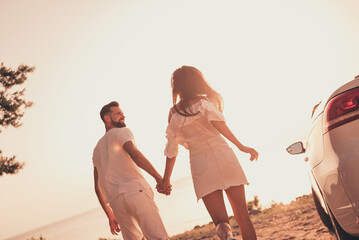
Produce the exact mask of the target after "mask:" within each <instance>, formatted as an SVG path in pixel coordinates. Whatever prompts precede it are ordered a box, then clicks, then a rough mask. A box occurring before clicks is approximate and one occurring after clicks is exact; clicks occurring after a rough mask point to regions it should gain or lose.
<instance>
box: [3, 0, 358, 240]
mask: <svg viewBox="0 0 359 240" xmlns="http://www.w3.org/2000/svg"><path fill="white" fill-rule="evenodd" d="M358 8H359V2H358V1H356V0H343V1H334V0H318V1H311V0H291V1H287V0H272V1H266V0H257V1H204V0H199V1H187V0H184V1H183V0H182V1H130V0H126V1H121V0H118V1H115V0H112V1H109V0H107V1H88V0H86V1H85V0H78V1H69V0H62V1H56V0H55V1H47V0H34V1H25V0H15V1H11V0H0V29H1V31H0V62H3V63H4V65H6V66H7V67H11V68H16V67H17V66H19V65H20V64H26V65H29V66H35V67H36V70H35V72H34V73H31V74H29V75H28V81H27V82H26V83H25V84H24V85H23V87H25V88H26V94H25V95H26V99H28V100H31V101H33V102H34V105H33V106H32V107H31V108H29V109H28V110H27V111H26V114H25V116H24V118H23V119H22V122H23V126H21V127H20V128H17V129H14V128H10V127H9V128H7V129H5V130H4V131H3V132H1V133H0V149H1V150H2V151H3V154H4V155H6V156H12V155H16V156H17V159H18V160H19V161H22V162H25V163H26V165H25V167H24V169H23V170H21V171H20V172H19V173H18V174H17V175H13V176H9V175H5V176H2V177H0V213H1V214H0V226H1V229H0V238H4V237H10V236H12V235H16V234H18V233H22V232H24V231H27V230H30V229H33V228H36V227H40V226H43V225H45V224H48V223H52V222H55V221H58V220H61V219H63V218H67V217H70V216H73V215H76V214H79V213H82V212H84V211H87V210H89V209H93V208H96V207H98V206H99V203H98V200H97V198H96V195H95V194H94V190H93V166H92V160H91V158H92V150H93V148H94V146H95V145H96V143H97V141H98V139H99V138H100V137H101V136H102V135H103V134H104V132H105V129H104V126H103V124H102V122H101V120H100V117H99V111H100V109H101V107H102V106H103V105H105V104H107V103H108V102H110V101H112V100H116V101H118V102H119V103H120V105H121V108H122V110H123V111H124V113H125V115H126V123H127V126H128V127H129V128H131V130H132V131H133V133H134V135H135V138H136V144H137V145H138V147H139V149H140V150H141V151H142V152H143V153H144V154H145V156H147V157H148V159H150V161H151V162H152V163H153V165H154V166H155V167H156V169H158V171H159V172H160V173H161V174H162V173H163V171H164V167H165V157H164V155H163V150H164V146H165V143H166V142H165V140H166V139H165V129H166V125H167V116H168V111H169V109H170V107H171V105H172V104H171V88H170V76H171V74H172V72H173V71H174V70H175V69H176V68H178V67H180V66H182V65H190V66H195V67H197V68H198V69H199V70H201V71H202V73H203V74H204V76H205V77H206V79H207V80H208V82H209V83H210V84H211V85H212V87H213V88H214V89H216V90H217V91H218V92H219V93H220V94H221V95H222V96H223V98H224V115H225V118H226V121H227V124H228V125H229V127H230V129H231V130H232V131H233V132H234V134H235V135H236V136H237V138H238V139H239V140H240V141H241V142H242V143H243V144H244V145H248V146H251V147H254V148H255V149H257V150H258V152H259V154H260V157H259V159H258V161H257V162H253V163H252V162H250V161H249V156H248V155H246V154H243V153H241V152H239V151H238V150H235V152H236V154H237V156H238V158H239V161H240V162H241V165H242V167H243V168H244V170H245V172H246V175H247V178H248V180H249V181H250V182H251V184H250V185H249V186H248V187H247V188H246V190H247V198H248V199H251V198H252V196H253V195H258V196H259V199H260V200H261V201H262V202H263V204H268V203H269V202H270V201H272V200H274V201H277V202H289V201H290V200H292V199H294V198H295V197H296V196H300V195H302V194H306V193H309V192H310V186H309V180H308V178H307V175H306V170H307V166H306V165H305V163H304V160H303V159H304V156H300V155H299V156H291V155H289V154H288V153H286V151H285V148H286V147H287V146H289V145H290V144H291V143H294V142H295V141H299V140H302V141H304V140H305V137H306V134H307V132H308V130H309V128H310V114H311V111H312V109H313V106H314V105H315V104H317V103H318V102H319V101H320V100H322V98H323V97H324V96H325V95H326V94H327V93H330V92H332V91H334V90H335V89H336V88H337V87H339V86H341V85H342V84H344V83H346V82H348V81H350V80H352V79H354V77H355V76H356V75H358V74H359V68H358V67H359V45H358V42H359V26H358V25H359V15H358V14H357V9H358ZM232 147H234V146H233V145H232ZM145 176H146V179H148V181H149V182H150V184H151V185H152V186H154V185H155V182H154V180H153V179H151V178H150V177H149V176H148V175H146V174H145ZM188 176H190V171H189V163H188V152H187V151H185V150H184V149H183V148H181V150H180V153H179V157H178V159H177V162H176V165H175V168H174V171H173V177H172V179H173V181H176V180H180V179H182V178H185V177H188ZM175 187H176V186H175V185H174V188H175ZM193 201H194V202H195V201H196V200H195V199H193ZM159 207H161V206H159ZM4 226H6V228H4Z"/></svg>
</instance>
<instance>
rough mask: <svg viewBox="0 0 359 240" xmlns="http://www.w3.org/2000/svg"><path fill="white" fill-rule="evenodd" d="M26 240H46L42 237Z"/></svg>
mask: <svg viewBox="0 0 359 240" xmlns="http://www.w3.org/2000/svg"><path fill="white" fill-rule="evenodd" d="M26 240H46V238H44V237H43V236H41V235H40V238H34V237H31V238H28V239H26Z"/></svg>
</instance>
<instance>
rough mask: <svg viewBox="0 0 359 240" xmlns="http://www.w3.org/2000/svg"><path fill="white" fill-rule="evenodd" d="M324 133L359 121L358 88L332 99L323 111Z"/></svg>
mask: <svg viewBox="0 0 359 240" xmlns="http://www.w3.org/2000/svg"><path fill="white" fill-rule="evenodd" d="M324 116H325V120H324V121H325V122H324V133H326V132H328V131H330V130H332V129H334V128H337V127H339V126H341V125H343V124H345V123H348V122H351V121H354V120H356V119H359V88H355V89H352V90H349V91H347V92H344V93H342V94H340V95H338V96H336V97H334V98H332V99H331V100H330V101H329V102H328V104H327V106H326V109H325V115H324Z"/></svg>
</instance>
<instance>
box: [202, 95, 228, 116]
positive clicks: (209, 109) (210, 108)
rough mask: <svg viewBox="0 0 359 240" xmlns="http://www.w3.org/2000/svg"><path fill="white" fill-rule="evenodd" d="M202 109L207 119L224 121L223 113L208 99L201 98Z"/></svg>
mask: <svg viewBox="0 0 359 240" xmlns="http://www.w3.org/2000/svg"><path fill="white" fill-rule="evenodd" d="M201 101H202V104H201V107H202V109H201V110H202V111H201V112H204V114H205V115H206V116H207V119H208V121H226V120H225V119H224V116H223V114H222V113H221V112H220V111H219V110H218V109H217V108H216V106H215V105H214V104H213V103H212V102H209V101H206V100H201Z"/></svg>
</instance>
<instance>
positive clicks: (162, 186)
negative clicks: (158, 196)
mask: <svg viewBox="0 0 359 240" xmlns="http://www.w3.org/2000/svg"><path fill="white" fill-rule="evenodd" d="M156 189H157V191H158V192H159V193H163V194H165V195H170V194H171V191H172V185H171V184H170V181H169V180H167V179H162V180H161V181H159V182H158V183H157V186H156Z"/></svg>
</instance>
